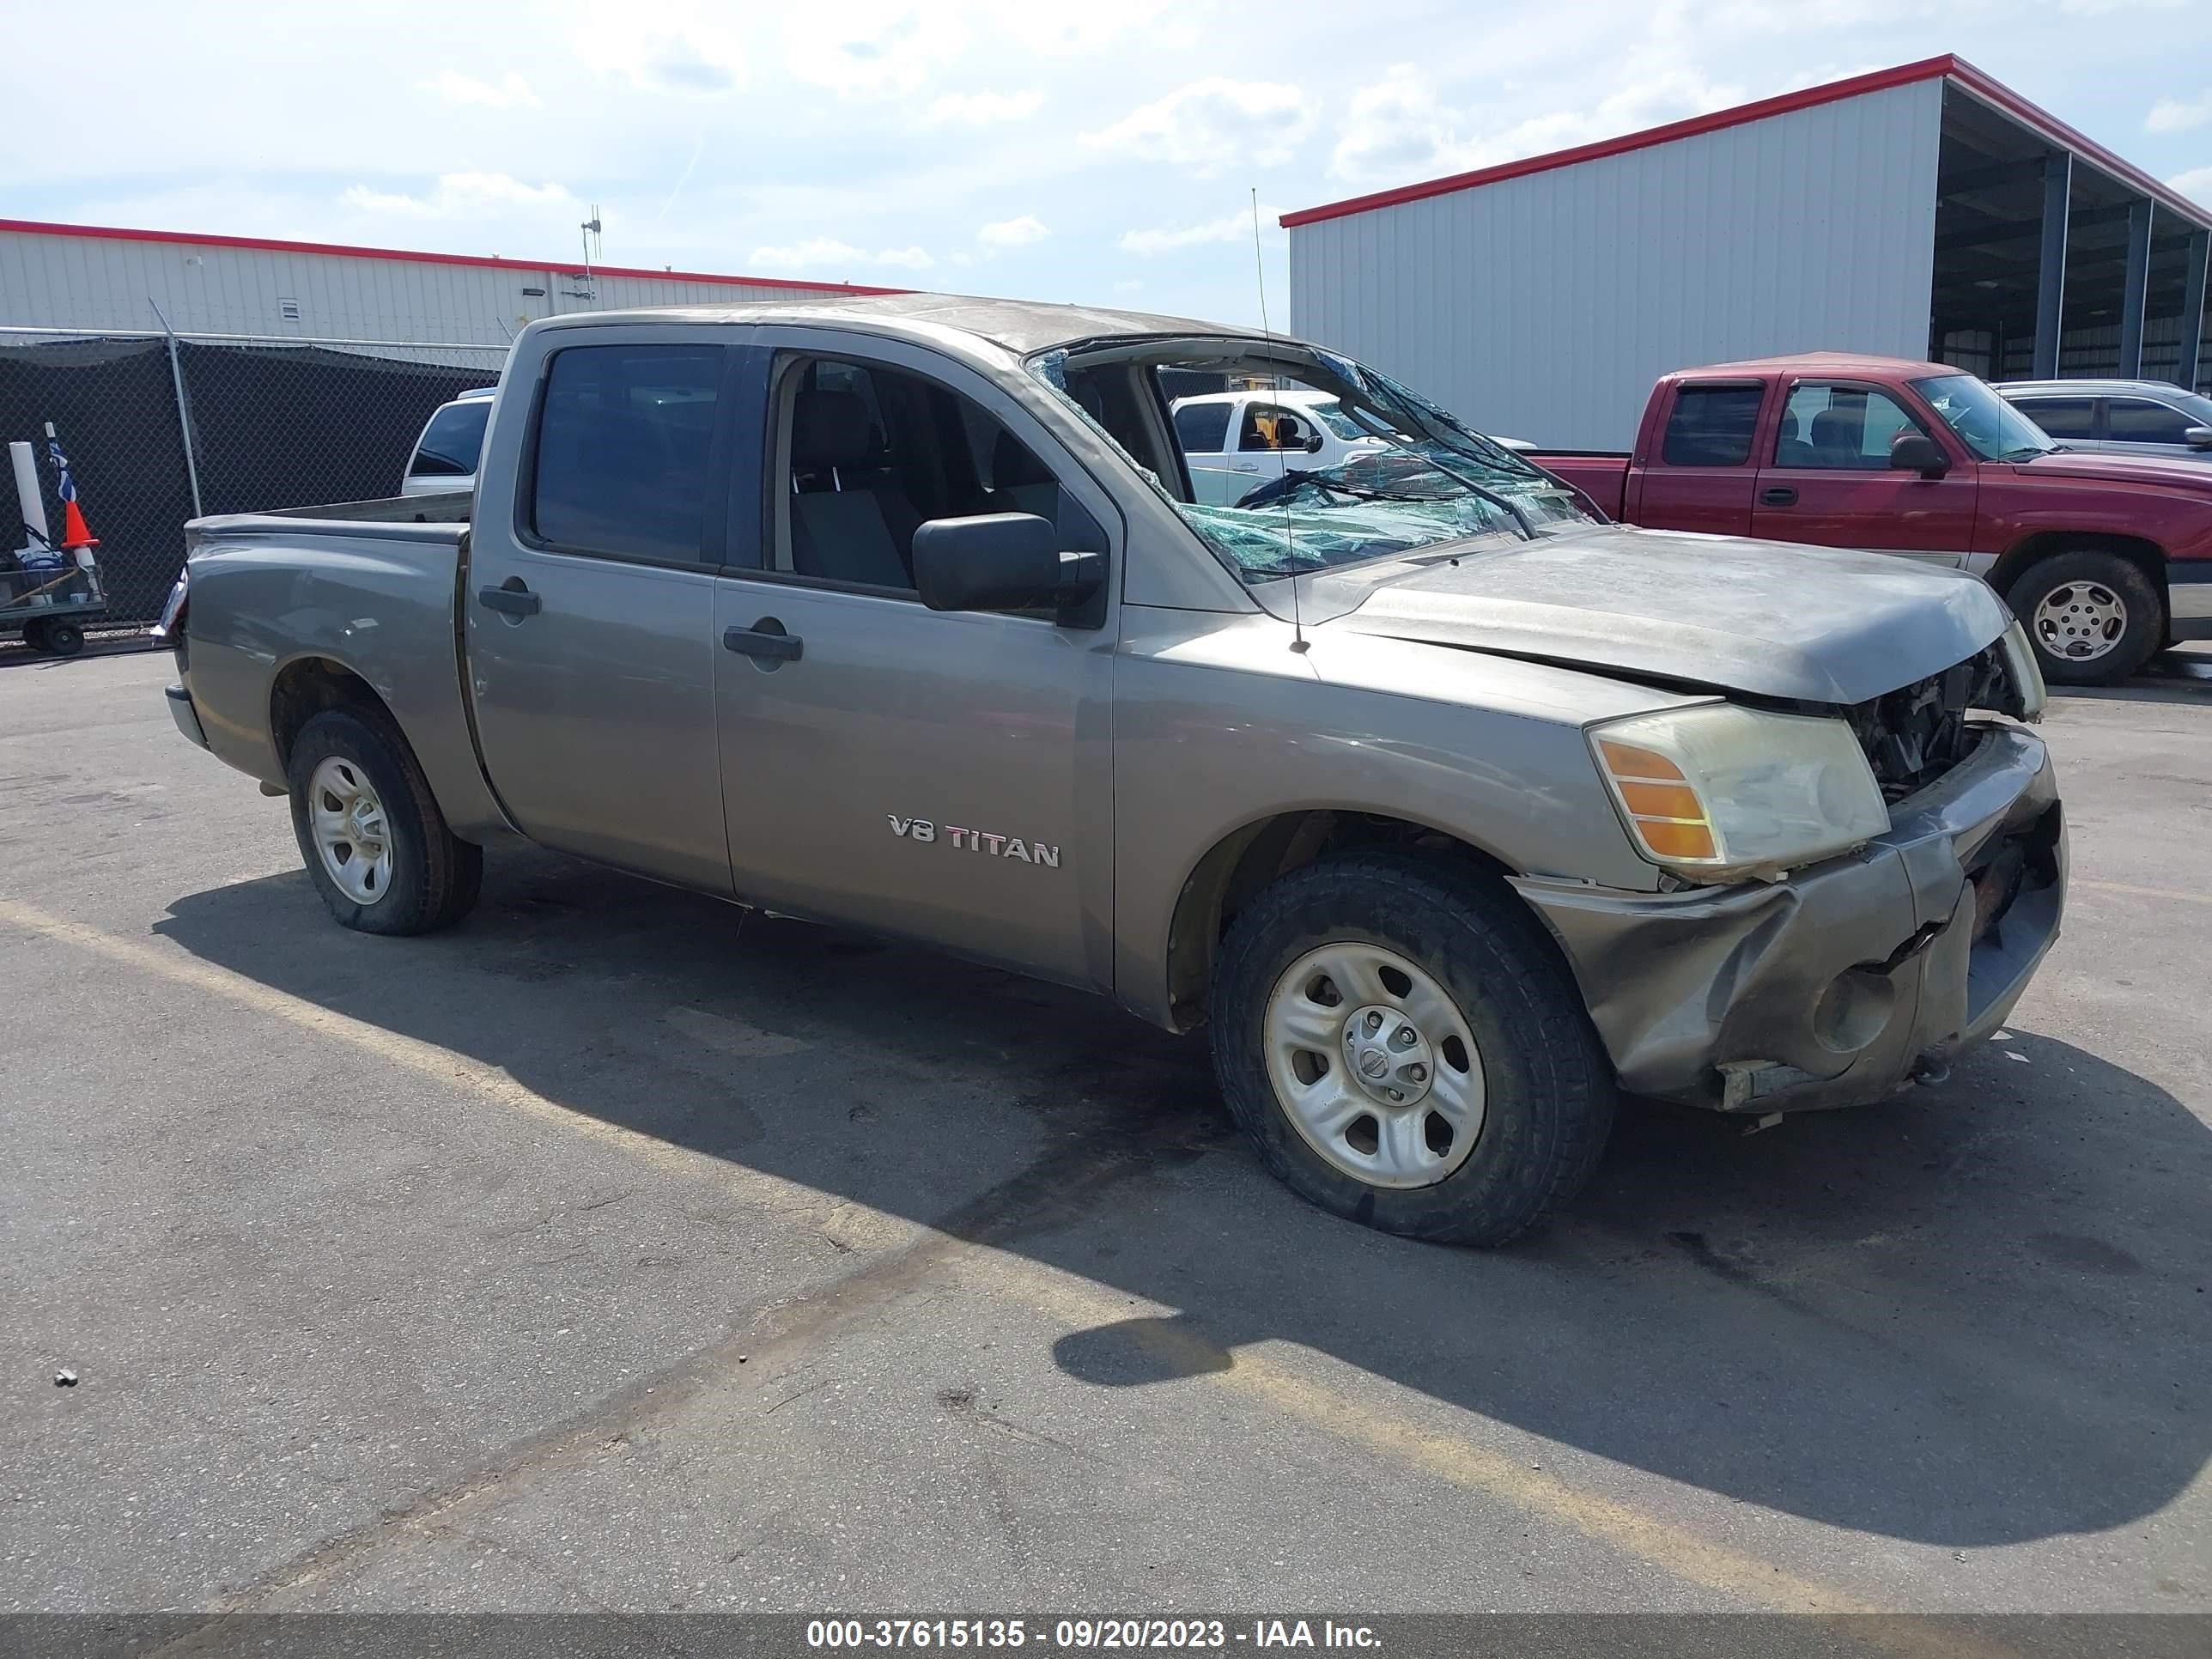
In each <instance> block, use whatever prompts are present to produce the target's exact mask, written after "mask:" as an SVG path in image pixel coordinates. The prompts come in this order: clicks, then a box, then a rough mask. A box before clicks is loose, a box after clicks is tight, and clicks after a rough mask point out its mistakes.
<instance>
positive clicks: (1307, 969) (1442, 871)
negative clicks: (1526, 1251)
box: [1212, 850, 1613, 1244]
mask: <svg viewBox="0 0 2212 1659" xmlns="http://www.w3.org/2000/svg"><path fill="white" fill-rule="evenodd" d="M1212 1047H1213V1064H1214V1072H1215V1074H1216V1076H1217V1077H1218V1079H1219V1081H1220V1085H1221V1090H1222V1093H1223V1094H1224V1096H1225V1097H1226V1098H1227V1100H1228V1103H1229V1106H1230V1109H1231V1112H1232V1113H1234V1114H1235V1115H1236V1117H1237V1121H1238V1122H1239V1123H1241V1124H1242V1125H1243V1127H1244V1129H1245V1130H1246V1132H1247V1133H1249V1134H1250V1135H1251V1137H1252V1139H1253V1141H1254V1143H1255V1145H1256V1146H1257V1147H1258V1149H1259V1152H1260V1156H1261V1160H1262V1161H1263V1162H1265V1163H1266V1164H1267V1167H1268V1169H1269V1170H1272V1171H1273V1173H1274V1174H1275V1175H1276V1176H1278V1177H1279V1178H1280V1179H1281V1180H1282V1181H1283V1182H1285V1184H1286V1185H1288V1186H1289V1187H1290V1188H1291V1189H1292V1190H1293V1191H1295V1192H1297V1193H1298V1194H1300V1195H1301V1196H1303V1197H1304V1198H1307V1199H1310V1200H1312V1201H1313V1202H1314V1203H1316V1204H1318V1205H1320V1206H1322V1208H1323V1209H1326V1210H1328V1211H1330V1212H1333V1213H1334V1214H1337V1215H1340V1216H1344V1217H1346V1218H1349V1219H1351V1220H1354V1221H1358V1222H1362V1223H1364V1224H1365V1225H1369V1226H1372V1227H1376V1228H1380V1229H1381V1230H1382V1231H1385V1232H1392V1233H1401V1234H1405V1235H1407V1236H1408V1237H1415V1238H1426V1239H1435V1240H1440V1241H1450V1242H1455V1243H1474V1244H1498V1243H1504V1242H1505V1241H1506V1240H1508V1239H1510V1238H1511V1237H1514V1236H1515V1235H1516V1234H1518V1233H1520V1232H1522V1231H1524V1230H1526V1229H1527V1228H1528V1227H1530V1226H1531V1225H1534V1224H1535V1223H1536V1222H1537V1221H1539V1220H1541V1218H1543V1217H1544V1216H1545V1215H1546V1214H1547V1213H1548V1212H1550V1211H1552V1210H1553V1208H1555V1207H1556V1206H1559V1205H1560V1204H1562V1203H1565V1201H1566V1200H1568V1199H1570V1198H1571V1197H1572V1196H1573V1195H1574V1194H1575V1193H1576V1192H1577V1191H1578V1190H1579V1189H1580V1188H1581V1187H1582V1186H1583V1182H1586V1181H1587V1180H1588V1179H1589V1176H1590V1173H1591V1171H1592V1170H1595V1168H1596V1165H1597V1161H1598V1158H1599V1157H1600V1156H1601V1154H1602V1152H1604V1150H1605V1143H1606V1139H1607V1134H1608V1133H1610V1130H1611V1128H1612V1124H1613V1078H1612V1072H1611V1068H1610V1066H1608V1065H1607V1060H1606V1057H1605V1054H1604V1052H1603V1050H1602V1049H1601V1048H1600V1047H1599V1045H1598V1042H1597V1036H1596V1033H1595V1031H1594V1030H1592V1029H1591V1027H1590V1023H1589V1017H1588V1015H1587V1014H1586V1013H1585V1012H1584V1011H1583V1003H1582V999H1581V997H1580V995H1579V994H1578V993H1577V991H1576V989H1575V986H1574V981H1573V979H1572V976H1571V975H1570V974H1569V973H1568V972H1567V969H1566V968H1565V964H1564V963H1562V962H1561V961H1560V960H1559V955H1558V952H1557V950H1556V949H1555V947H1554V946H1553V944H1552V942H1551V940H1550V939H1549V937H1548V936H1547V935H1546V934H1545V933H1543V932H1542V930H1541V927H1539V926H1538V925H1537V924H1536V923H1535V921H1534V919H1533V918H1531V917H1529V916H1528V915H1527V913H1526V912H1525V911H1523V910H1522V909H1521V908H1520V906H1519V904H1518V902H1517V901H1516V900H1515V899H1514V897H1513V896H1512V895H1511V893H1510V891H1508V890H1506V889H1505V888H1504V886H1503V885H1501V884H1498V882H1497V881H1495V880H1494V879H1493V878H1489V877H1486V876H1485V875H1483V874H1482V873H1481V872H1477V871H1474V870H1471V869H1468V868H1465V867H1463V866H1459V865H1457V864H1455V863H1454V862H1452V861H1449V860H1445V859H1443V858H1439V857H1431V856H1428V855H1425V854H1419V853H1416V852H1409V851H1398V850H1376V851H1370V852H1364V853H1356V854H1351V855H1349V856H1347V857H1344V858H1340V859H1334V860H1327V861H1324V862H1322V863H1320V864H1314V865H1309V866H1306V867H1305V868H1304V869H1302V870H1297V871H1293V872H1291V873H1290V874H1289V875H1287V876H1285V877H1283V878H1281V879H1280V880H1279V881H1277V882H1276V883H1275V884H1273V886H1271V887H1269V888H1268V889H1267V890H1265V891H1264V892H1262V893H1261V895H1260V896H1258V897H1257V898H1255V900H1254V901H1253V902H1251V903H1250V904H1249V905H1248V906H1247V907H1246V908H1245V909H1244V910H1243V912H1242V913H1241V914H1240V915H1238V916H1237V921H1236V922H1235V925H1234V926H1233V927H1231V930H1230V933H1229V937H1228V939H1226V941H1225V944H1224V947H1223V951H1222V956H1221V960H1220V962H1219V963H1218V966H1217V968H1216V970H1215V977H1214V988H1213V1021H1212Z"/></svg>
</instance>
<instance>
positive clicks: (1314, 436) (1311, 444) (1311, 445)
mask: <svg viewBox="0 0 2212 1659" xmlns="http://www.w3.org/2000/svg"><path fill="white" fill-rule="evenodd" d="M1306 453H1307V454H1309V455H1318V454H1320V453H1321V434H1320V433H1318V432H1315V433H1310V434H1309V435H1307V438H1306Z"/></svg>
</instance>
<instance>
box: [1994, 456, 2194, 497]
mask: <svg viewBox="0 0 2212 1659" xmlns="http://www.w3.org/2000/svg"><path fill="white" fill-rule="evenodd" d="M2013 471H2015V472H2017V473H2019V474H2020V476H2021V477H2023V478H2080V479H2082V480H2084V481H2086V482H2088V483H2108V484H2140V485H2143V486H2146V487H2148V488H2151V489H2179V490H2185V491H2187V492H2188V493H2189V494H2190V495H2202V496H2208V497H2212V457H2208V459H2205V460H2202V461H2186V460H2183V459H2180V458H2179V457H2178V456H2154V455H2110V454H2106V453H2101V452H2099V451H2094V450H2087V449H2079V450H2076V449H2062V450H2060V451H2059V452H2057V453H2056V454H2052V455H2039V456H2037V457H2036V458H2035V459H2033V460H2032V461H2015V462H2014V463H2013Z"/></svg>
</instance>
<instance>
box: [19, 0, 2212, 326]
mask: <svg viewBox="0 0 2212 1659" xmlns="http://www.w3.org/2000/svg"><path fill="white" fill-rule="evenodd" d="M9 39H10V41H11V44H12V45H13V46H15V49H16V52H17V54H18V57H19V61H20V62H23V63H27V64H32V65H33V66H35V67H34V69H33V72H31V73H29V74H27V75H19V76H17V77H15V82H14V83H13V85H12V86H11V88H10V96H9V113H10V116H11V119H10V122H9V145H8V148H9V167H8V169H7V173H6V180H5V182H4V183H0V216H12V217H19V218H30V219H62V220H70V221H75V222H82V223H90V224H118V225H128V226H134V227H142V228H154V229H167V230H183V231H193V230H198V231H210V232H221V233H227V234H242V235H264V236H282V237H296V238H302V239H306V240H328V241H345V242H356V243H366V244H370V245H375V246H400V247H413V248H425V249H434V250H439V251H445V252H466V253H500V254H506V255H507V256H510V257H520V258H563V257H566V256H568V254H569V253H571V252H573V251H574V249H575V247H576V246H577V240H578V237H577V231H576V226H577V224H578V222H580V220H582V219H583V218H584V217H585V216H586V209H587V207H588V205H589V204H598V205H599V208H600V210H601V215H602V218H603V220H604V222H605V252H604V258H605V261H606V262H607V263H610V264H626V265H644V266H659V265H673V266H674V267H676V268H677V269H678V270H717V271H732V272H744V273H751V274H755V275H760V276H778V275H786V276H805V277H811V278H817V279H823V280H829V281H838V280H846V281H854V282H866V283H885V284H894V285H901V286H916V287H931V288H943V289H959V290H963V291H975V292H983V293H997V294H1012V295H1026V296H1033V297H1037V298H1044V299H1058V300H1086V301H1103V302H1110V303H1118V304H1123V305H1129V306H1133V307H1142V308H1145V309H1152V310H1162V311H1176V312H1184V313H1195V314H1198V315H1201V316H1214V317H1220V318H1224V319H1231V320H1243V319H1254V318H1255V317H1256V315H1257V302H1256V295H1255V277H1254V262H1253V249H1252V243H1251V228H1250V200H1251V198H1250V195H1249V191H1251V190H1253V189H1255V188H1256V189H1257V191H1258V192H1259V197H1260V200H1261V204H1263V207H1264V209H1265V210H1267V211H1266V226H1267V231H1266V256H1267V269H1268V272H1269V283H1270V289H1271V298H1272V299H1273V308H1274V310H1275V313H1276V320H1278V321H1280V320H1281V318H1282V314H1283V309H1284V307H1283V304H1282V294H1283V283H1284V276H1283V266H1282V259H1283V253H1282V237H1281V233H1280V232H1279V231H1278V230H1276V229H1275V228H1274V224H1273V216H1274V214H1275V213H1276V212H1278V211H1280V210H1286V209H1292V208H1298V207H1305V206H1311V205H1314V204H1318V203H1322V202H1326V201H1330V200H1334V199H1336V198H1338V197H1344V196H1347V195H1352V194H1357V193H1358V192H1361V191H1368V190H1374V189H1379V188H1383V187H1387V186H1389V185H1395V184H1402V183H1406V182H1409V181H1412V180H1415V179H1423V178H1427V177H1432V176H1434V175H1436V174H1437V173H1449V172H1454V171H1458V170H1461V169H1463V168H1467V167H1479V166H1483V165H1486V164H1489V163H1491V162H1495V161H1507V160H1510V159H1513V158H1515V157H1516V156H1521V155H1533V154H1536V153H1539V152H1541V151H1544V150H1547V149H1558V148H1560V147H1562V146H1564V145H1568V144H1575V143H1584V142H1587V141H1589V140H1590V139H1594V138H1600V137H1607V136H1609V135H1612V134H1615V133H1620V132H1626V131H1632V130H1634V129H1636V128H1638V127H1643V126H1647V125H1652V124H1654V123H1656V122H1661V121H1666V120H1672V119H1675V118H1680V117H1681V116H1685V115H1690V114H1694V113H1697V112H1701V111H1705V110H1709V109H1715V108H1719V107H1723V106H1727V105H1729V104H1733V103H1738V102H1741V101H1743V100H1747V99H1752V98H1757V97H1763V96H1765V95H1767V94H1772V93H1776V92H1780V91H1784V90H1786V89H1789V88H1794V87H1799V86H1804V85H1808V84H1811V83H1813V82H1820V81H1825V80H1832V79H1835V78H1837V77H1839V76H1845V75H1850V74H1855V73H1857V72H1859V71H1861V70H1869V69H1875V68H1881V67H1883V66H1886V65H1888V64H1898V63H1903V62H1905V61H1908V60H1911V59H1913V58H1925V57H1929V56H1933V55H1935V54H1937V53H1940V52H1956V53H1958V54H1960V56H1962V57H1965V58H1968V59H1970V60H1972V62H1974V63H1975V64H1978V65H1979V66H1980V67H1981V68H1983V69H1984V70H1987V71H1989V72H1990V74H1992V75H1995V76H1996V77H1997V78H1998V79H2000V80H2002V81H2004V82H2007V83H2008V84H2009V85H2011V86H2012V87H2014V88H2016V89H2017V90H2018V91H2020V92H2021V93H2022V94H2025V95H2027V97H2028V98H2030V99H2032V100H2034V101H2035V102H2037V103H2039V104H2041V105H2043V106H2045V108H2047V109H2049V110H2051V111H2052V112H2054V113H2056V114H2057V115H2058V116H2059V117H2060V118H2063V119H2064V120H2066V121H2067V122H2069V124H2071V125H2074V126H2075V127H2078V128H2079V129H2081V131H2083V132H2085V133H2087V135H2088V136H2090V137H2093V138H2095V139H2097V140H2099V141H2100V142H2101V143H2104V144H2106V146H2108V147H2109V148H2111V149H2115V150H2117V151H2118V153H2119V154H2121V155H2124V156H2126V157H2127V158H2129V159H2130V161H2135V162H2136V164H2138V165H2139V166H2141V167H2144V168H2145V169H2147V170H2148V171H2149V172H2151V173H2155V174H2156V175H2157V176H2159V177H2160V178H2161V179H2169V180H2172V181H2174V182H2175V183H2176V184H2177V185H2178V186H2179V188H2180V189H2182V190H2183V191H2185V192H2186V193H2188V194H2191V195H2192V196H2194V197H2197V199H2200V200H2203V201H2206V202H2208V203H2212V0H1935V3H1932V4H1931V3H1929V0H1911V3H1903V0H1900V3H1891V0H1792V3H1769V0H1710V3H1689V0H1679V3H1668V0H1638V3H1616V0H1554V3H1549V4H1545V5H1531V4H1525V3H1524V4H1519V5H1487V4H1466V3H1462V4H1457V5H1430V4H1424V3H1404V0H1401V3H1389V4H1383V5H1376V4H1374V3H1360V0H1329V3H1312V4H1308V3H1303V0H1244V3H1241V4H1215V3H1207V0H1175V3H1168V0H1096V3H1092V4H1090V5H1085V6H1076V7H1060V6H1055V5H1053V4H1049V3H1042V0H975V3H969V4H963V5H949V4H948V5H938V4H921V5H916V4H912V3H904V4H902V3H896V0H890V3H879V0H840V3H837V4H835V5H832V6H827V7H822V8H808V7H805V6H801V5H794V4H785V5H781V6H776V7H766V6H750V5H732V4H722V5H706V4H695V3H687V0H624V3H622V4H620V5H614V4H610V3H607V0H595V3H592V4H589V5H582V6H572V5H568V4H564V3H561V0H534V3H532V4H530V5H527V6H526V5H521V4H516V3H509V0H479V3H473V4H471V3H465V0H464V3H447V4H441V5H428V4H421V3H416V0H393V3H390V4H386V5H382V6H379V7H376V8H374V9H372V8H369V7H366V6H359V5H352V6H347V7H344V8H335V7H330V8H325V7H318V6H317V5H315V4H314V3H313V0H307V3H299V0H294V3H289V4H286V5H283V6H263V5H242V4H226V3H222V0H198V3H195V4H193V5H190V6H178V5H175V4H173V3H165V4H161V5H135V4H114V3H101V0H92V3H88V4H84V5H80V6H76V7H71V8H57V7H42V8H35V9H33V8H28V7H17V8H15V9H13V13H12V15H11V17H10V21H9Z"/></svg>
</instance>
